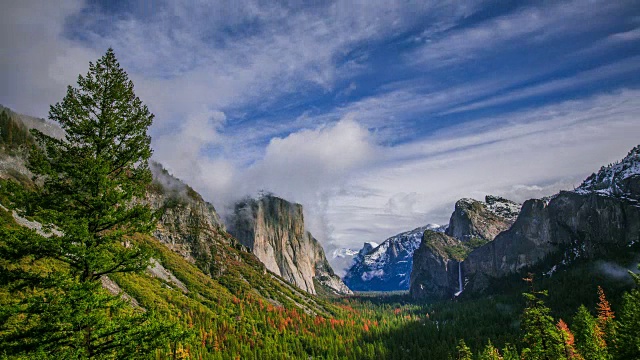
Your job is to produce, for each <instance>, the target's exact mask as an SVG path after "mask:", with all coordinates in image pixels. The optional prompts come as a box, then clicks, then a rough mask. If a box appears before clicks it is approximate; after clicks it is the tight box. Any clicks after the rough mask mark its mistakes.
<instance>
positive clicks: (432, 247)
mask: <svg viewBox="0 0 640 360" xmlns="http://www.w3.org/2000/svg"><path fill="white" fill-rule="evenodd" d="M519 212H520V204H517V203H515V202H513V201H510V200H507V199H504V198H501V197H498V196H492V195H487V196H486V197H485V201H478V200H474V199H468V198H464V199H460V200H458V201H457V202H456V204H455V208H454V211H453V213H452V214H451V218H450V220H449V226H448V228H447V230H446V232H445V233H444V234H438V233H435V232H433V231H430V230H427V231H425V232H424V236H423V237H422V242H421V243H420V246H419V248H418V249H417V251H416V252H415V254H414V256H413V265H412V268H411V276H410V293H411V296H413V297H414V298H429V299H446V298H451V297H453V296H457V295H460V293H462V276H461V271H460V269H461V265H460V264H461V262H462V260H464V259H465V258H466V257H467V256H468V255H469V253H470V252H471V251H473V249H476V248H478V247H480V246H482V245H484V244H487V243H490V242H491V241H492V240H494V238H495V237H496V236H497V235H498V234H500V233H501V232H503V231H505V230H507V229H509V228H510V227H511V226H512V224H513V223H514V221H515V220H516V218H517V216H518V213H519Z"/></svg>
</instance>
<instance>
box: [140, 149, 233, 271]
mask: <svg viewBox="0 0 640 360" xmlns="http://www.w3.org/2000/svg"><path fill="white" fill-rule="evenodd" d="M149 165H150V168H151V172H152V174H153V182H152V184H151V185H150V186H149V188H148V189H147V193H146V195H145V197H144V198H143V199H139V200H138V201H140V202H142V203H145V204H148V205H149V206H150V207H151V209H152V210H153V211H156V212H158V216H159V219H158V222H157V224H156V228H155V230H154V231H153V236H154V237H155V238H156V239H158V240H159V241H160V242H161V243H163V244H164V245H165V246H167V247H168V248H169V249H171V250H172V251H174V252H176V253H178V254H180V255H181V256H182V257H183V258H185V259H186V260H187V261H189V262H191V263H193V264H196V265H197V266H198V267H199V268H200V269H201V270H202V271H203V272H205V273H206V274H208V275H211V276H213V277H216V276H220V275H221V274H222V273H224V271H225V270H226V266H227V261H226V260H225V259H226V257H228V256H230V255H229V254H230V253H229V252H228V251H226V250H225V249H224V247H225V246H233V247H236V248H238V249H240V250H242V246H241V245H240V244H239V243H238V242H237V241H236V240H235V239H233V237H231V236H230V235H229V234H228V233H227V232H226V231H225V227H224V224H223V223H222V221H221V220H220V217H219V215H218V213H217V212H216V209H215V208H214V206H213V205H212V204H210V203H208V202H207V201H205V200H204V199H203V198H202V196H201V195H200V194H198V193H197V192H196V191H195V190H193V189H192V188H191V187H190V186H189V185H187V184H185V183H184V182H182V181H181V180H179V179H177V178H175V177H173V176H172V175H171V174H169V173H168V172H167V171H166V170H165V169H164V168H163V167H162V166H161V165H160V164H158V163H156V162H150V164H149ZM245 250H246V249H245Z"/></svg>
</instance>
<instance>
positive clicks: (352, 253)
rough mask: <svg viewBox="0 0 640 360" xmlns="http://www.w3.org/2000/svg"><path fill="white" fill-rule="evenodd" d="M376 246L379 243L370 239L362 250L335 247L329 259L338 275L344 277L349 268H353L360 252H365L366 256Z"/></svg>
mask: <svg viewBox="0 0 640 360" xmlns="http://www.w3.org/2000/svg"><path fill="white" fill-rule="evenodd" d="M376 247H378V244H377V243H375V242H373V241H370V242H366V243H364V246H363V247H362V249H360V250H354V249H349V248H339V249H335V250H333V251H332V252H331V258H330V259H329V262H330V263H331V266H332V267H333V270H334V271H335V273H336V274H338V276H340V277H343V276H344V275H345V274H346V272H347V270H348V269H349V268H351V266H352V265H353V261H354V259H355V258H356V257H357V256H358V255H359V254H363V256H364V255H366V254H367V253H369V251H371V250H373V249H374V248H376Z"/></svg>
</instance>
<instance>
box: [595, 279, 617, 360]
mask: <svg viewBox="0 0 640 360" xmlns="http://www.w3.org/2000/svg"><path fill="white" fill-rule="evenodd" d="M596 310H597V312H598V328H599V329H600V331H601V332H602V337H603V340H604V344H605V347H606V348H607V351H608V352H609V353H611V351H610V350H611V349H613V348H615V338H616V323H615V321H614V320H613V319H614V318H615V314H614V312H613V310H611V304H609V301H608V300H607V298H606V296H605V295H604V290H602V287H600V286H598V305H597V307H596Z"/></svg>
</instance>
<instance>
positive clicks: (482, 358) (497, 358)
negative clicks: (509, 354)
mask: <svg viewBox="0 0 640 360" xmlns="http://www.w3.org/2000/svg"><path fill="white" fill-rule="evenodd" d="M478 360H503V357H502V355H500V351H499V350H498V349H496V347H495V346H493V344H492V343H491V340H489V343H488V344H487V345H486V346H485V347H484V349H483V350H482V352H481V353H480V355H479V356H478Z"/></svg>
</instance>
